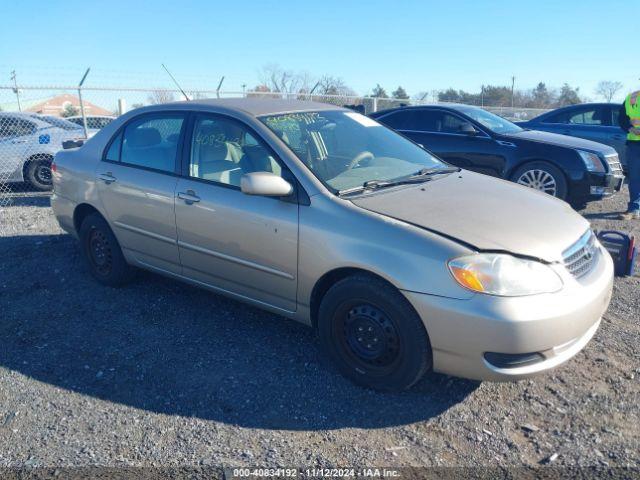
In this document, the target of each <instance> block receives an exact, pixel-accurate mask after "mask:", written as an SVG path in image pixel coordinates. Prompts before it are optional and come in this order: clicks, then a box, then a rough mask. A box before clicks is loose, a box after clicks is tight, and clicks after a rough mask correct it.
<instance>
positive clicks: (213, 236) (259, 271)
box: [175, 114, 298, 311]
mask: <svg viewBox="0 0 640 480" xmlns="http://www.w3.org/2000/svg"><path fill="white" fill-rule="evenodd" d="M191 130H192V131H191V133H190V134H189V135H188V142H189V143H188V144H187V146H186V148H185V152H188V153H185V157H186V164H185V165H183V174H184V177H183V178H181V179H180V180H179V181H178V185H177V188H176V199H175V202H176V204H175V205H176V222H177V226H178V245H179V250H180V258H181V261H182V265H183V272H184V275H185V276H187V277H189V278H191V279H193V280H196V281H198V282H202V283H204V284H206V285H209V286H213V287H215V288H218V289H220V290H223V291H225V292H230V293H233V294H235V295H238V296H241V297H244V298H249V299H252V300H254V301H258V302H261V303H263V304H265V305H268V306H272V307H276V308H279V309H282V310H286V311H295V309H296V292H297V273H298V272H297V269H298V204H297V202H292V201H289V200H284V199H278V198H269V197H261V196H251V195H245V194H244V193H242V192H241V191H240V179H241V177H242V175H243V174H245V173H249V172H254V171H267V172H272V173H276V174H277V175H283V176H286V175H287V171H286V169H285V168H283V166H282V164H281V163H280V162H279V161H278V160H277V159H276V156H275V154H274V153H273V152H272V151H271V150H270V149H269V148H268V147H267V146H266V144H264V143H263V142H262V140H261V139H260V138H259V137H258V135H257V134H256V133H255V132H253V131H252V130H250V129H249V128H248V127H247V126H246V125H245V124H243V123H241V122H239V121H236V120H234V119H231V118H229V117H225V116H219V115H215V114H200V115H196V116H195V117H194V119H193V126H192V128H191Z"/></svg>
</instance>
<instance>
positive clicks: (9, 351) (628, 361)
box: [0, 192, 640, 467]
mask: <svg viewBox="0 0 640 480" xmlns="http://www.w3.org/2000/svg"><path fill="white" fill-rule="evenodd" d="M625 196H626V193H625V194H624V195H619V196H617V197H615V198H612V199H608V200H606V201H603V202H600V203H596V204H592V205H591V206H590V207H589V208H588V209H587V210H585V211H584V212H582V213H583V214H584V215H585V216H586V217H587V218H588V219H589V220H590V221H591V222H592V223H593V225H594V227H595V228H598V229H602V228H605V227H606V228H615V229H622V230H627V231H628V230H630V229H634V230H635V233H636V235H638V236H640V222H638V221H635V222H633V223H632V222H628V223H626V224H625V223H624V222H621V221H618V220H615V214H616V213H617V212H619V211H621V210H622V206H623V203H624V197H625ZM0 246H1V247H2V248H1V251H2V252H3V254H2V257H1V258H0V260H1V263H0V271H1V275H0V467H11V466H23V465H28V466H78V465H84V466H87V465H100V466H152V465H153V466H197V465H225V466H247V465H253V466H265V467H266V466H271V467H273V466H360V467H365V466H385V465H387V466H388V465H393V466H478V465H492V466H503V467H509V466H521V465H539V464H545V463H547V464H549V463H552V464H553V465H558V466H611V467H616V466H632V467H638V459H639V455H638V452H640V427H638V425H640V418H639V417H640V409H639V408H638V404H639V403H640V387H639V384H638V378H639V377H640V350H639V349H638V339H639V338H640V335H639V333H640V328H639V320H640V319H639V317H640V315H639V313H640V298H639V295H638V293H639V291H640V290H639V288H638V287H639V285H640V277H637V276H636V277H634V278H624V279H617V280H616V283H615V292H614V296H613V301H612V304H611V307H610V308H609V311H608V312H607V314H606V316H605V318H604V321H603V323H602V326H601V328H600V330H599V332H598V333H597V334H596V336H595V338H594V339H593V341H592V342H591V343H590V344H589V345H588V347H587V348H586V349H585V350H584V351H583V352H581V353H580V354H579V355H577V356H576V357H575V358H574V359H573V360H571V361H570V362H569V363H568V364H566V365H564V366H563V367H561V368H560V369H558V370H556V371H555V372H553V373H550V374H547V375H545V376H542V377H538V378H536V379H534V380H530V381H521V382H518V383H505V384H495V383H481V384H480V383H477V382H472V381H467V380H460V379H456V378H451V377H447V376H443V375H436V374H430V375H428V376H427V378H425V380H424V381H423V382H421V383H420V384H419V385H417V387H415V388H414V389H412V390H411V391H409V392H406V393H403V394H394V395H390V394H380V393H375V392H371V391H367V390H363V389H360V388H358V387H355V386H353V385H352V384H350V383H349V382H348V381H347V380H345V379H343V378H342V377H341V376H340V375H339V374H338V373H337V372H336V371H335V370H334V369H333V367H332V366H331V365H330V364H329V363H328V362H327V360H326V359H325V358H324V356H323V355H322V354H321V352H319V349H318V342H317V340H316V338H315V336H314V334H313V332H312V331H310V330H309V329H307V328H306V327H304V326H302V325H299V324H296V323H294V322H291V321H287V320H283V319H282V318H280V317H278V316H275V315H271V314H268V313H264V312H262V311H260V310H256V309H254V308H251V307H248V306H246V305H243V304H241V303H237V302H235V301H231V300H228V299H226V298H224V297H221V296H217V295H214V294H211V293H208V292H206V291H203V290H200V289H197V288H193V287H190V286H187V285H183V284H181V283H178V282H175V281H172V280H167V279H164V278H162V277H159V276H156V275H152V274H148V273H141V274H140V275H139V276H138V278H137V280H136V281H135V282H134V283H133V284H132V285H130V286H128V287H126V288H123V289H109V288H105V287H102V286H99V285H98V284H97V283H96V282H94V281H93V280H92V279H91V278H90V277H89V274H88V272H87V270H86V269H85V266H84V264H83V261H82V258H81V257H80V251H79V247H78V244H77V243H76V241H75V240H74V239H73V238H72V237H70V236H68V235H65V234H63V232H62V231H61V230H60V229H59V227H58V225H57V223H56V222H55V219H54V217H53V216H52V212H51V209H50V208H49V199H48V197H47V196H46V195H39V194H31V193H29V192H26V193H25V192H20V193H19V195H18V196H17V197H16V198H15V199H14V202H13V205H12V206H9V207H6V208H2V209H0Z"/></svg>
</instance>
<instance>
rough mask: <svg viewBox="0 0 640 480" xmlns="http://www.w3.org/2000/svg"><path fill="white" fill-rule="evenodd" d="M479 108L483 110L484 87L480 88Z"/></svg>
mask: <svg viewBox="0 0 640 480" xmlns="http://www.w3.org/2000/svg"><path fill="white" fill-rule="evenodd" d="M480 106H481V107H482V108H484V85H482V86H481V87H480Z"/></svg>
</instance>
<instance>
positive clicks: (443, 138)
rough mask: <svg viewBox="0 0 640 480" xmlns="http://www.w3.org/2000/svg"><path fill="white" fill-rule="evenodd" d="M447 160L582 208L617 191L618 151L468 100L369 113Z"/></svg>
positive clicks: (620, 177)
mask: <svg viewBox="0 0 640 480" xmlns="http://www.w3.org/2000/svg"><path fill="white" fill-rule="evenodd" d="M371 117H372V118H375V119H376V120H378V121H379V122H381V123H383V124H385V125H387V126H389V127H390V128H393V129H395V130H397V131H398V132H400V133H402V134H403V135H405V136H407V137H408V138H410V139H411V140H413V141H414V142H417V143H419V144H422V145H424V146H425V147H426V148H428V149H429V150H430V151H432V152H433V153H435V154H436V155H438V156H439V157H440V158H442V159H443V160H445V161H446V162H448V163H451V164H453V165H457V166H459V167H462V168H465V169H468V170H473V171H476V172H480V173H484V174H487V175H492V176H494V177H499V178H504V179H507V180H511V181H513V182H516V183H519V184H521V185H525V186H527V187H532V188H535V189H537V190H541V191H543V192H545V193H548V194H550V195H553V196H555V197H558V198H560V199H563V200H566V201H568V202H569V203H571V204H572V205H574V207H576V208H581V207H583V206H584V204H585V203H586V202H588V201H591V200H599V199H601V198H603V197H606V196H609V195H612V194H613V193H615V192H617V191H619V190H620V188H621V187H622V183H623V181H624V175H623V173H622V167H621V165H620V162H619V160H618V154H617V153H616V151H615V150H614V149H613V148H611V147H609V146H606V145H602V144H599V143H595V142H590V141H588V140H582V139H578V138H574V137H567V136H564V135H554V134H552V133H546V132H538V131H529V130H525V129H523V128H521V127H519V126H517V125H515V124H513V123H511V122H510V121H508V120H505V119H504V118H502V117H499V116H497V115H494V114H493V113H490V112H487V111H486V110H483V109H481V108H477V107H472V106H468V105H428V106H417V107H406V108H396V109H392V110H386V111H380V112H375V113H372V114H371Z"/></svg>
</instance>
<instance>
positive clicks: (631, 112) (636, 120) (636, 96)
mask: <svg viewBox="0 0 640 480" xmlns="http://www.w3.org/2000/svg"><path fill="white" fill-rule="evenodd" d="M624 108H625V110H626V112H627V116H628V117H629V120H630V122H631V126H632V127H633V128H637V129H638V130H640V91H638V92H633V93H630V94H629V96H627V99H626V100H625V101H624ZM627 140H630V141H633V142H640V135H636V134H635V133H633V132H629V133H627Z"/></svg>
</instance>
